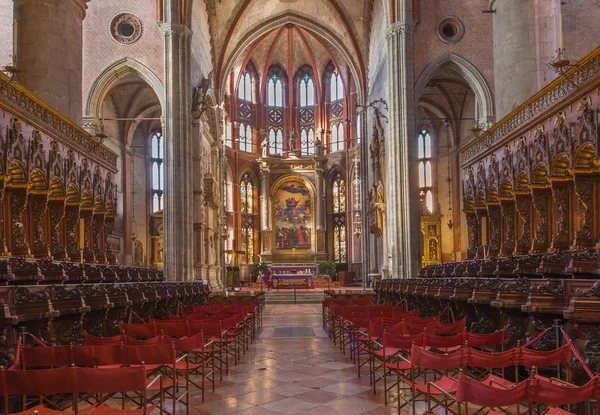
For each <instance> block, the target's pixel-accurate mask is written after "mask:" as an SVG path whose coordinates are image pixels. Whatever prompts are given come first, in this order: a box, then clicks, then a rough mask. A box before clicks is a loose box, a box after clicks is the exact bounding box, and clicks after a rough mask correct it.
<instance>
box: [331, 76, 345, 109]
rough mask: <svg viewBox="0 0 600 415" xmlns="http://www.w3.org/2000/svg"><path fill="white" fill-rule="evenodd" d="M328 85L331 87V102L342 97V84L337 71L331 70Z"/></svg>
mask: <svg viewBox="0 0 600 415" xmlns="http://www.w3.org/2000/svg"><path fill="white" fill-rule="evenodd" d="M329 86H330V88H331V97H330V98H331V99H330V101H331V102H333V101H338V100H340V99H344V84H343V82H342V77H341V76H340V75H339V74H338V73H337V71H333V73H332V74H331V79H330V84H329Z"/></svg>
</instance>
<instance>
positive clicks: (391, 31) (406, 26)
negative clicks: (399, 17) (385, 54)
mask: <svg viewBox="0 0 600 415" xmlns="http://www.w3.org/2000/svg"><path fill="white" fill-rule="evenodd" d="M414 28H415V23H414V22H410V23H408V22H397V23H394V24H391V25H390V26H389V27H388V29H387V30H386V32H385V38H386V40H390V39H391V38H393V37H397V36H399V35H402V34H404V33H407V32H409V33H412V32H413V31H414Z"/></svg>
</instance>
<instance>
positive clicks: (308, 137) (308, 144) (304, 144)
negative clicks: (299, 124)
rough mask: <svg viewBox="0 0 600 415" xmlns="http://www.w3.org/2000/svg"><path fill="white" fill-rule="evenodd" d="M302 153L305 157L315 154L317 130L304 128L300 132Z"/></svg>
mask: <svg viewBox="0 0 600 415" xmlns="http://www.w3.org/2000/svg"><path fill="white" fill-rule="evenodd" d="M300 151H301V154H302V155H303V156H312V155H314V154H315V129H314V128H312V127H309V128H302V130H301V131H300Z"/></svg>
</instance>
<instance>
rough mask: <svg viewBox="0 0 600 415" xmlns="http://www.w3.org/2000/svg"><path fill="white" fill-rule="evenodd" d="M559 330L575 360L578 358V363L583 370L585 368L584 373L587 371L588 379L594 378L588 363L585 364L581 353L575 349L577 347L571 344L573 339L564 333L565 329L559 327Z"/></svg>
mask: <svg viewBox="0 0 600 415" xmlns="http://www.w3.org/2000/svg"><path fill="white" fill-rule="evenodd" d="M560 331H561V332H562V334H563V337H564V339H565V341H566V342H567V344H568V345H569V348H570V349H571V352H572V353H573V355H574V356H575V358H576V359H577V360H579V363H581V367H583V370H585V373H587V375H588V376H589V377H590V379H593V378H594V373H593V372H592V370H591V369H590V368H589V367H588V365H586V364H585V362H584V361H583V358H582V357H581V355H580V354H579V352H578V351H577V348H576V347H575V345H574V344H573V341H572V340H571V338H570V337H569V335H568V334H567V333H565V331H564V330H563V329H562V327H561V329H560Z"/></svg>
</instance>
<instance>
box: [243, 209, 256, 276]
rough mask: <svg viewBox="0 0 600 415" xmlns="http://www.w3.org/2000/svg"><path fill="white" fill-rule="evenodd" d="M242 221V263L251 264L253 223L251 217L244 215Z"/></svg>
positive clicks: (252, 256)
mask: <svg viewBox="0 0 600 415" xmlns="http://www.w3.org/2000/svg"><path fill="white" fill-rule="evenodd" d="M242 220H243V223H242V251H244V253H243V254H242V263H244V264H252V263H253V262H254V261H253V258H254V225H253V219H252V217H246V216H245V217H244V218H243V219H242Z"/></svg>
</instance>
